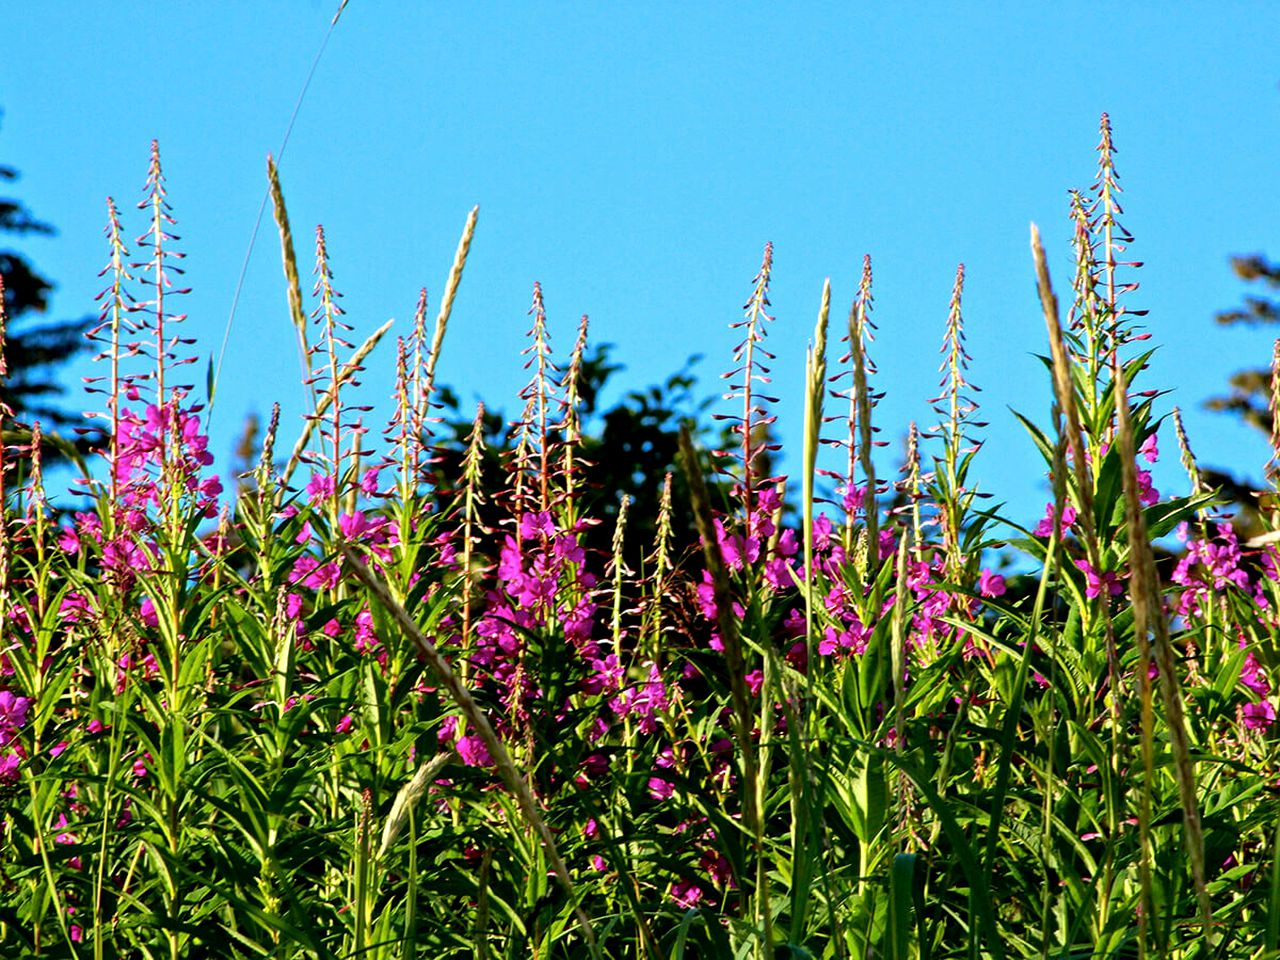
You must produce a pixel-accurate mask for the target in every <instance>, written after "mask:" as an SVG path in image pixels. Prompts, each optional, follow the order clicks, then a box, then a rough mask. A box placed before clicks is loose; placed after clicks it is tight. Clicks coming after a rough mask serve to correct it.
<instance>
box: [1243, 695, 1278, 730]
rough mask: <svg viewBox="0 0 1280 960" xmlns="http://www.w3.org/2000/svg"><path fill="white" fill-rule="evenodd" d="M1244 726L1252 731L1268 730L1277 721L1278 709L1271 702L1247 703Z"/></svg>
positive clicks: (1244, 712) (1244, 711)
mask: <svg viewBox="0 0 1280 960" xmlns="http://www.w3.org/2000/svg"><path fill="white" fill-rule="evenodd" d="M1243 716H1244V725H1245V726H1246V727H1248V728H1249V729H1250V730H1266V729H1267V728H1268V727H1270V726H1271V724H1273V723H1275V720H1276V708H1275V707H1273V706H1272V705H1271V701H1270V700H1262V701H1259V702H1258V703H1247V704H1245V706H1244V710H1243Z"/></svg>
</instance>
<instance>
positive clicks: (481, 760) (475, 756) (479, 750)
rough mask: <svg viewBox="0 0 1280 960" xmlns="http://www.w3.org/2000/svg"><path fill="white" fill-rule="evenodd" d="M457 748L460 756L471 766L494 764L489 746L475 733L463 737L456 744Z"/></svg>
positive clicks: (489, 765)
mask: <svg viewBox="0 0 1280 960" xmlns="http://www.w3.org/2000/svg"><path fill="white" fill-rule="evenodd" d="M456 748H457V751H458V756H460V757H461V758H462V762H463V763H465V764H466V765H467V766H469V767H492V766H493V757H492V756H490V755H489V748H488V747H486V746H485V745H484V741H483V740H481V739H480V738H479V737H478V736H476V735H475V734H474V733H470V734H467V736H465V737H461V738H460V739H459V740H458V742H457V744H456Z"/></svg>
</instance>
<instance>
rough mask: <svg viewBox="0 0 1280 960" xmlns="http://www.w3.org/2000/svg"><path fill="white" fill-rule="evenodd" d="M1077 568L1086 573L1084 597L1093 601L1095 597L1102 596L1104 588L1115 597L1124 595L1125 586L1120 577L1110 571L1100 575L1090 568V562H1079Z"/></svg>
mask: <svg viewBox="0 0 1280 960" xmlns="http://www.w3.org/2000/svg"><path fill="white" fill-rule="evenodd" d="M1076 566H1077V567H1078V568H1079V569H1080V570H1082V571H1084V577H1085V591H1084V595H1085V596H1086V597H1088V598H1089V599H1090V600H1092V599H1093V598H1094V597H1097V596H1100V595H1101V593H1102V591H1103V588H1106V591H1107V593H1109V594H1110V595H1111V596H1113V597H1118V596H1120V594H1122V593H1124V584H1122V583H1121V582H1120V577H1119V576H1118V575H1117V574H1115V573H1112V572H1111V571H1110V570H1108V571H1107V572H1105V573H1102V574H1099V573H1098V572H1097V571H1096V570H1094V569H1093V567H1091V566H1089V561H1088V560H1077V561H1076Z"/></svg>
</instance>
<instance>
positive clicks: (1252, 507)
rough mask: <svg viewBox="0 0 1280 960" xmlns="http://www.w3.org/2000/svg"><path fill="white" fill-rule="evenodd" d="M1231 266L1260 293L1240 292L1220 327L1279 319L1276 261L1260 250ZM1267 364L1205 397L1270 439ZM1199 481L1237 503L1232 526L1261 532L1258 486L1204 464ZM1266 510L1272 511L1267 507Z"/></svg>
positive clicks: (1209, 405) (1238, 375)
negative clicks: (1227, 389) (1238, 302)
mask: <svg viewBox="0 0 1280 960" xmlns="http://www.w3.org/2000/svg"><path fill="white" fill-rule="evenodd" d="M1231 269H1232V270H1234V271H1235V274H1236V276H1238V277H1239V278H1240V279H1242V280H1244V281H1246V282H1248V283H1250V284H1253V285H1255V286H1254V289H1259V290H1261V293H1251V294H1248V295H1246V296H1245V298H1244V303H1243V304H1242V305H1241V306H1238V307H1235V308H1233V309H1230V310H1223V311H1221V312H1220V313H1218V314H1217V315H1216V316H1215V317H1214V319H1215V320H1216V321H1217V322H1218V323H1220V324H1222V325H1223V326H1238V325H1240V324H1244V325H1246V326H1251V327H1258V326H1267V325H1274V324H1277V323H1280V301H1277V300H1276V299H1273V295H1274V294H1276V293H1277V292H1278V291H1280V264H1277V263H1274V262H1272V261H1271V260H1268V259H1267V258H1266V257H1265V256H1263V255H1262V254H1256V253H1255V254H1250V255H1248V256H1236V257H1232V258H1231ZM1271 375H1272V374H1271V367H1270V366H1269V365H1268V366H1263V367H1256V368H1250V369H1246V370H1240V371H1238V372H1236V373H1234V374H1232V375H1231V378H1230V379H1229V380H1228V386H1229V387H1230V392H1229V393H1226V394H1223V395H1220V396H1216V397H1210V398H1209V399H1208V400H1206V401H1205V406H1206V407H1207V408H1208V409H1210V410H1217V411H1220V412H1222V413H1229V414H1231V415H1232V416H1235V417H1239V418H1240V419H1241V420H1243V421H1244V422H1245V423H1247V424H1249V425H1250V426H1252V427H1256V428H1257V429H1258V430H1260V431H1262V432H1263V433H1264V434H1266V435H1267V436H1268V437H1269V438H1270V437H1273V436H1274V428H1275V414H1274V409H1273V398H1272V386H1271ZM1201 475H1202V477H1203V479H1204V482H1205V483H1206V484H1208V485H1209V486H1211V487H1217V488H1218V489H1219V490H1221V491H1222V495H1223V497H1225V498H1226V499H1227V500H1228V501H1230V502H1231V503H1232V504H1234V505H1235V506H1237V507H1238V508H1239V509H1238V512H1237V515H1236V521H1235V522H1236V526H1237V527H1238V528H1239V529H1240V531H1241V533H1242V534H1243V535H1244V536H1251V535H1254V534H1257V533H1260V532H1261V531H1262V529H1263V527H1262V524H1261V517H1260V515H1259V510H1260V508H1262V507H1263V504H1262V503H1260V502H1259V499H1258V492H1257V491H1258V489H1259V487H1258V484H1257V483H1256V482H1254V481H1252V480H1251V479H1250V478H1248V477H1239V476H1235V475H1233V474H1232V473H1231V472H1229V471H1228V470H1226V469H1220V468H1214V467H1209V468H1206V469H1202V471H1201ZM1267 509H1271V507H1270V506H1269V505H1268V506H1267Z"/></svg>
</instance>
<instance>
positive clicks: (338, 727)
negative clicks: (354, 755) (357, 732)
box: [333, 713, 356, 733]
mask: <svg viewBox="0 0 1280 960" xmlns="http://www.w3.org/2000/svg"><path fill="white" fill-rule="evenodd" d="M355 723H356V722H355V720H353V719H352V718H351V714H349V713H348V714H346V715H344V716H343V718H342V719H341V720H339V721H338V722H337V724H335V725H334V728H333V732H334V733H347V732H348V731H349V730H350V729H351V728H352V727H353V726H355Z"/></svg>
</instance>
